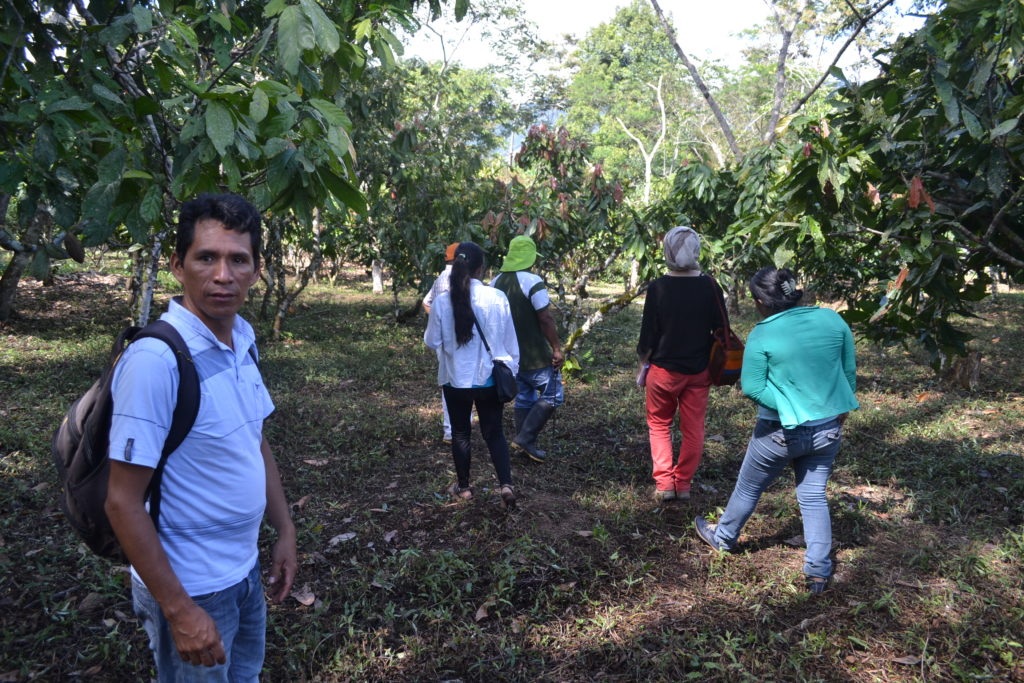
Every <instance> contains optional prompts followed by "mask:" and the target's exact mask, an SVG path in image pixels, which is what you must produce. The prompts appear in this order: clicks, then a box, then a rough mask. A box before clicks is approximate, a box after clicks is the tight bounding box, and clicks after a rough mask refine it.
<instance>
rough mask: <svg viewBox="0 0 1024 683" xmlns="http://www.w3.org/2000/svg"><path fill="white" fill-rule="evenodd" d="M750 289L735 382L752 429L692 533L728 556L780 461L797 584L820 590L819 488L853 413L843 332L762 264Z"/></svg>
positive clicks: (848, 345) (826, 565)
mask: <svg viewBox="0 0 1024 683" xmlns="http://www.w3.org/2000/svg"><path fill="white" fill-rule="evenodd" d="M750 293H751V294H752V295H753V297H754V302H755V303H756V305H757V309H758V311H759V312H760V313H761V315H763V316H764V319H763V320H762V321H761V322H760V323H758V324H757V326H755V327H754V330H753V331H752V332H751V333H750V337H749V338H748V339H747V346H746V350H745V351H744V353H743V372H742V374H741V376H740V381H741V383H742V387H743V393H744V395H746V396H747V397H748V398H750V399H751V400H753V401H754V402H755V403H756V404H757V423H756V424H755V425H754V434H753V436H752V437H751V438H750V443H749V444H748V446H747V453H746V455H745V456H744V458H743V465H742V466H741V467H740V474H739V477H738V478H737V480H736V487H735V488H734V489H733V492H732V496H730V497H729V503H728V505H727V506H726V508H725V512H724V513H722V517H721V519H720V520H719V521H718V524H717V525H716V524H710V523H708V521H707V520H706V519H704V518H703V517H698V518H697V519H696V521H695V524H696V527H697V535H698V536H700V538H701V540H703V541H704V542H705V543H707V544H709V545H710V546H711V547H713V548H715V549H717V550H725V551H731V550H733V549H734V548H735V547H736V542H737V539H738V538H739V535H740V530H741V529H742V528H743V525H744V524H745V523H746V521H747V520H748V519H749V518H750V515H751V514H753V512H754V508H755V507H756V506H757V502H758V500H759V499H760V498H761V494H762V493H764V491H765V489H767V488H768V486H769V484H771V483H772V481H774V480H775V478H776V477H778V476H779V475H780V474H781V473H782V471H783V470H784V469H785V468H786V466H787V465H790V466H792V468H793V474H794V477H795V479H796V496H797V501H798V502H799V503H800V515H801V517H802V518H803V523H804V539H805V540H806V542H807V552H806V554H805V555H804V575H805V576H806V577H807V588H808V590H810V591H811V592H812V593H821V592H822V591H824V590H825V589H826V588H828V585H829V582H830V580H831V577H832V559H831V557H830V553H831V550H832V520H831V518H830V516H829V511H828V500H827V499H826V497H825V484H826V483H827V482H828V478H829V475H830V474H831V473H832V464H833V462H834V461H835V458H836V455H837V454H838V453H839V444H840V442H841V441H842V425H843V422H844V421H845V420H846V416H847V414H848V413H849V411H851V410H856V409H857V408H858V407H859V406H858V404H857V399H856V398H855V396H854V392H855V391H856V389H857V362H856V358H855V356H854V345H853V334H852V333H851V332H850V328H849V326H847V324H846V323H845V322H844V321H843V319H842V318H840V317H839V315H838V314H837V313H836V312H835V311H832V310H830V309H827V308H818V307H803V306H799V304H800V301H801V299H802V298H803V291H802V290H800V289H797V285H796V277H795V276H794V275H793V273H792V272H791V271H789V270H787V269H782V270H776V269H775V268H762V269H761V270H760V271H758V272H757V274H756V275H754V277H753V278H752V279H751V281H750Z"/></svg>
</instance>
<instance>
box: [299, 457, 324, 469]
mask: <svg viewBox="0 0 1024 683" xmlns="http://www.w3.org/2000/svg"><path fill="white" fill-rule="evenodd" d="M302 462H304V463H306V464H307V465H312V466H313V467H323V466H324V465H326V464H327V463H328V462H330V461H329V460H328V459H327V458H307V459H306V460H303V461H302Z"/></svg>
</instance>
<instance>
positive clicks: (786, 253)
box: [772, 244, 795, 268]
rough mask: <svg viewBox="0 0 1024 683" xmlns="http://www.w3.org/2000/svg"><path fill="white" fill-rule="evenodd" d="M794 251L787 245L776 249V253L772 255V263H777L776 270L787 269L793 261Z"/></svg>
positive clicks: (781, 245)
mask: <svg viewBox="0 0 1024 683" xmlns="http://www.w3.org/2000/svg"><path fill="white" fill-rule="evenodd" d="M793 256H795V254H794V253H793V250H792V249H790V248H789V247H787V246H786V245H785V244H780V245H779V246H778V247H777V248H776V249H775V253H774V254H772V261H773V262H774V263H775V267H776V268H785V267H786V266H788V265H789V264H790V262H791V261H792V260H793Z"/></svg>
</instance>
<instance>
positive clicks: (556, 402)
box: [515, 365, 565, 410]
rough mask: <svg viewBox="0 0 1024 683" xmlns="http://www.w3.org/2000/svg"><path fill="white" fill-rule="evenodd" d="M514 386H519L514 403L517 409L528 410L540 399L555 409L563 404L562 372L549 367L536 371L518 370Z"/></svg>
mask: <svg viewBox="0 0 1024 683" xmlns="http://www.w3.org/2000/svg"><path fill="white" fill-rule="evenodd" d="M516 384H518V385H519V393H518V394H516V402H515V407H516V408H517V409H521V408H522V409H526V410H529V409H530V408H532V407H533V404H534V403H536V402H537V401H538V400H540V399H544V400H545V401H547V402H548V403H550V404H551V405H552V406H553V407H555V408H557V407H558V406H560V405H562V404H563V403H565V391H564V390H563V389H562V372H561V371H560V370H555V369H554V368H553V367H552V366H550V365H549V366H547V367H544V368H537V369H536V370H520V371H519V374H517V375H516Z"/></svg>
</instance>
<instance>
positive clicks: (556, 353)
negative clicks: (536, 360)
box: [551, 349, 565, 370]
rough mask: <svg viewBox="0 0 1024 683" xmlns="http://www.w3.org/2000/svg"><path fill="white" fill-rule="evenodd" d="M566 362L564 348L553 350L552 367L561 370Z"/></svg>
mask: <svg viewBox="0 0 1024 683" xmlns="http://www.w3.org/2000/svg"><path fill="white" fill-rule="evenodd" d="M564 363H565V356H563V355H562V349H554V350H553V351H552V352H551V367H553V368H554V369H555V370H561V369H562V365H563V364H564Z"/></svg>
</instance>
